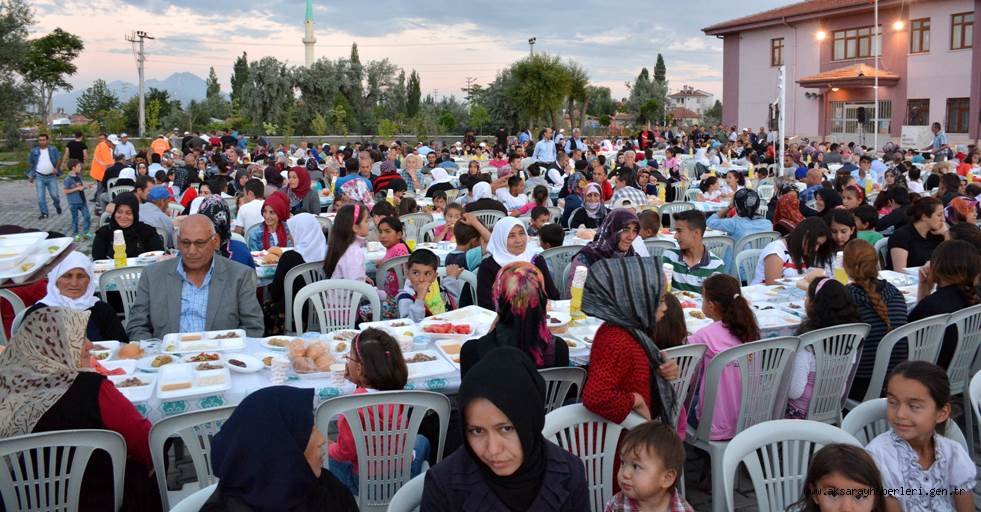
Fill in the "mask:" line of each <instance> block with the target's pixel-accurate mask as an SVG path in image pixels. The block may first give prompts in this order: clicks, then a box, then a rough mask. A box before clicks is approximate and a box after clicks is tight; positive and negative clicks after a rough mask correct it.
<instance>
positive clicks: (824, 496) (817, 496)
mask: <svg viewBox="0 0 981 512" xmlns="http://www.w3.org/2000/svg"><path fill="white" fill-rule="evenodd" d="M881 489H882V476H881V475H880V474H879V468H877V467H875V461H873V460H872V457H871V456H869V454H868V452H866V451H865V450H863V449H861V448H859V447H858V446H852V445H848V444H829V445H826V446H825V447H824V448H821V449H820V450H818V452H817V453H815V454H814V458H813V459H812V460H811V465H810V467H808V468H807V478H806V479H805V480H804V489H803V492H802V493H801V497H800V499H799V500H798V501H797V502H796V503H794V504H793V505H791V506H790V508H789V509H788V510H791V511H793V512H839V511H843V510H847V511H852V512H886V498H885V496H883V495H882V492H881Z"/></svg>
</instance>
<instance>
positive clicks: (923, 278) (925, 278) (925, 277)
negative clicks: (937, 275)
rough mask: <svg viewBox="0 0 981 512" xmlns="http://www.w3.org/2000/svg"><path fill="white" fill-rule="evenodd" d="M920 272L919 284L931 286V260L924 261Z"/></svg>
mask: <svg viewBox="0 0 981 512" xmlns="http://www.w3.org/2000/svg"><path fill="white" fill-rule="evenodd" d="M919 273H920V283H919V285H920V286H927V287H930V286H931V282H930V278H931V276H932V273H931V272H930V262H929V261H928V262H926V263H924V264H923V266H922V267H920V272H919Z"/></svg>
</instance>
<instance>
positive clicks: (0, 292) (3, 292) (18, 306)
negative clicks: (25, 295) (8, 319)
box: [0, 288, 26, 345]
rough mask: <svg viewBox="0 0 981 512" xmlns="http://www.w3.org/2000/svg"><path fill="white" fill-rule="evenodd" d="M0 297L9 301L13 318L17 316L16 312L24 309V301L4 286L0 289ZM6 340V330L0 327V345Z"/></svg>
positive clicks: (11, 332) (4, 343)
mask: <svg viewBox="0 0 981 512" xmlns="http://www.w3.org/2000/svg"><path fill="white" fill-rule="evenodd" d="M0 299H3V300H6V301H7V302H9V303H10V307H11V309H13V311H14V318H17V315H18V313H20V312H21V311H24V310H25V309H26V306H24V301H22V300H21V299H20V297H18V296H17V294H16V293H14V292H12V291H10V290H8V289H6V288H3V289H0ZM13 334H14V331H13V329H12V328H11V330H10V335H11V336H13ZM8 341H9V340H8V339H7V331H6V330H5V329H3V328H0V345H6V344H7V342H8Z"/></svg>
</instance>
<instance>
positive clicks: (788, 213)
mask: <svg viewBox="0 0 981 512" xmlns="http://www.w3.org/2000/svg"><path fill="white" fill-rule="evenodd" d="M802 220H804V215H803V214H801V213H800V199H798V198H797V194H794V193H789V194H784V195H782V196H780V199H777V211H775V212H773V227H774V228H776V227H777V225H782V226H783V227H784V228H785V229H787V230H788V231H793V230H794V228H796V227H797V225H798V224H800V223H801V221H802Z"/></svg>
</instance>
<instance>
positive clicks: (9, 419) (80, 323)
mask: <svg viewBox="0 0 981 512" xmlns="http://www.w3.org/2000/svg"><path fill="white" fill-rule="evenodd" d="M88 320H89V312H88V311H78V310H75V309H68V308H58V307H51V308H42V309H39V310H37V311H34V312H32V313H30V314H28V315H26V316H25V317H24V322H23V323H22V324H21V325H20V328H19V329H17V331H16V332H15V333H14V335H13V338H12V339H11V340H10V343H9V344H8V345H7V349H6V350H5V351H4V352H3V353H0V438H4V439H5V438H9V437H13V436H20V435H25V434H32V433H39V432H51V431H56V430H77V429H102V430H112V431H114V432H116V433H118V434H120V435H122V437H123V439H124V440H125V441H126V449H127V455H128V461H127V465H126V470H127V471H126V480H125V487H124V493H123V510H160V496H159V493H158V491H157V485H156V482H155V481H154V480H153V478H152V477H151V476H150V475H151V473H150V469H151V468H153V461H152V460H151V458H150V446H149V439H150V422H149V421H147V420H146V419H145V418H143V417H142V416H140V413H139V412H138V411H137V410H136V408H135V407H133V404H132V403H131V402H130V401H129V400H128V399H127V398H126V397H124V396H123V395H122V393H120V392H119V390H117V389H116V386H115V385H114V384H113V383H112V382H111V381H109V380H107V379H106V378H105V377H104V376H102V375H100V374H99V373H97V372H95V371H93V369H92V367H93V361H94V360H93V359H92V358H91V356H90V355H89V351H90V350H91V349H92V347H93V345H92V342H90V341H89V340H88V339H87V338H86V337H85V329H86V325H87V324H88ZM96 364H97V363H96ZM136 378H139V377H136ZM144 382H147V381H145V380H144ZM112 470H113V468H112V463H111V461H110V460H109V457H108V455H107V454H106V453H104V452H96V453H94V454H93V455H92V459H90V461H89V463H88V466H87V467H86V470H85V477H84V478H83V480H82V493H81V499H80V504H79V507H78V508H79V510H112V509H113V499H114V498H113V496H114V493H113V485H112V482H113V477H112ZM10 506H12V504H8V508H9V507H10Z"/></svg>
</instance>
